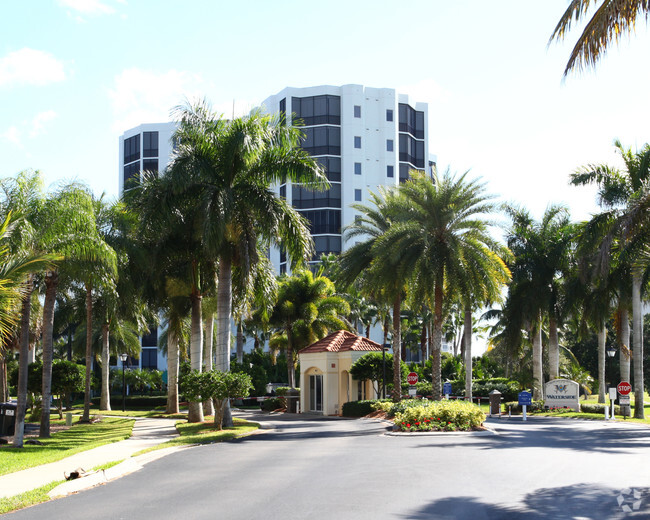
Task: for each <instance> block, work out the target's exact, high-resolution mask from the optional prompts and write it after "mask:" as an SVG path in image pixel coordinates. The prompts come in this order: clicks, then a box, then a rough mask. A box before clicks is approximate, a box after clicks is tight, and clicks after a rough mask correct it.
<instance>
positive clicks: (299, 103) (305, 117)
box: [291, 96, 341, 126]
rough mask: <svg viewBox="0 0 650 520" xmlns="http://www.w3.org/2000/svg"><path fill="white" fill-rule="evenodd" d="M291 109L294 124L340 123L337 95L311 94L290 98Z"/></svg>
mask: <svg viewBox="0 0 650 520" xmlns="http://www.w3.org/2000/svg"><path fill="white" fill-rule="evenodd" d="M291 110H292V111H293V114H294V124H296V123H300V122H301V121H302V124H303V125H305V126H312V125H328V124H329V125H340V124H341V98H340V97H339V96H311V97H304V98H296V97H292V98H291Z"/></svg>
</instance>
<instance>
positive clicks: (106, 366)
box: [99, 323, 111, 410]
mask: <svg viewBox="0 0 650 520" xmlns="http://www.w3.org/2000/svg"><path fill="white" fill-rule="evenodd" d="M108 327H109V324H108V323H103V324H102V395H101V398H100V402H99V409H100V410H110V409H111V387H110V375H111V372H110V370H111V367H110V364H111V353H110V350H109V340H110V336H109V330H108Z"/></svg>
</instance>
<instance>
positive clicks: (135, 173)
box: [123, 159, 158, 189]
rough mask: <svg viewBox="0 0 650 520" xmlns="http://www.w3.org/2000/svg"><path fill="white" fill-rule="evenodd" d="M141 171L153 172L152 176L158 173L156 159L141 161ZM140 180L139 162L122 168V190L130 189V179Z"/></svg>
mask: <svg viewBox="0 0 650 520" xmlns="http://www.w3.org/2000/svg"><path fill="white" fill-rule="evenodd" d="M142 171H145V172H153V173H154V174H157V173H158V159H143V160H142ZM139 178H140V161H136V162H134V163H131V164H127V165H126V166H125V167H124V177H123V179H124V189H128V188H129V187H130V184H131V183H130V182H129V181H131V179H139Z"/></svg>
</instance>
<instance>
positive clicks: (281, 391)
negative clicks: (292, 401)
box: [275, 386, 300, 397]
mask: <svg viewBox="0 0 650 520" xmlns="http://www.w3.org/2000/svg"><path fill="white" fill-rule="evenodd" d="M289 390H291V387H290V386H278V387H277V388H276V389H275V395H277V396H278V397H285V396H286V395H287V393H288V392H289ZM295 390H297V391H298V392H300V388H296V389H295Z"/></svg>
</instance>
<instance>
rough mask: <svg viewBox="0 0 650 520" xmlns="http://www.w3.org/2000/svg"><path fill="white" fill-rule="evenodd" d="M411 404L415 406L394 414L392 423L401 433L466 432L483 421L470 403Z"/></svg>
mask: <svg viewBox="0 0 650 520" xmlns="http://www.w3.org/2000/svg"><path fill="white" fill-rule="evenodd" d="M411 402H413V403H416V404H409V405H406V406H405V407H404V409H403V411H399V412H396V413H395V420H394V422H395V424H396V425H397V426H398V428H399V429H400V430H401V431H466V430H471V429H472V428H478V427H479V426H481V425H482V424H483V422H484V421H485V414H484V413H483V412H482V411H481V409H480V408H479V407H478V406H476V405H475V404H472V403H467V402H463V401H455V402H454V401H427V400H425V399H422V400H418V401H411ZM400 404H401V403H400Z"/></svg>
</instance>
